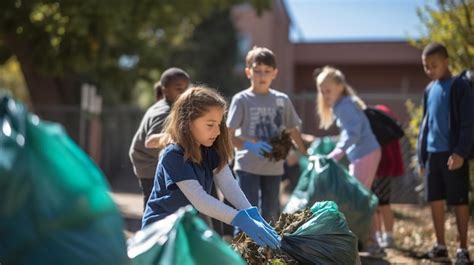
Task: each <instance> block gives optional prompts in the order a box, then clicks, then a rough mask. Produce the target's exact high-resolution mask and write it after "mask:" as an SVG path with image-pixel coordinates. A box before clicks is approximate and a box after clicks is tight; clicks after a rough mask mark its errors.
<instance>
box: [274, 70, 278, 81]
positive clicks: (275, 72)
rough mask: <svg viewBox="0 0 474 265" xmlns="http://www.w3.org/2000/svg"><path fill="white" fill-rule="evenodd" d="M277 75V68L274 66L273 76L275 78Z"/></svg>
mask: <svg viewBox="0 0 474 265" xmlns="http://www.w3.org/2000/svg"><path fill="white" fill-rule="evenodd" d="M277 75H278V68H275V71H274V72H273V78H274V79H275V78H276V77H277Z"/></svg>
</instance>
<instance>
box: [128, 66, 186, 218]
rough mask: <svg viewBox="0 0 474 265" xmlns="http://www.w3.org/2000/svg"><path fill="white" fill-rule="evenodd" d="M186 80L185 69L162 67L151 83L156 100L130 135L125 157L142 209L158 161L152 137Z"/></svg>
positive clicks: (156, 137) (161, 125)
mask: <svg viewBox="0 0 474 265" xmlns="http://www.w3.org/2000/svg"><path fill="white" fill-rule="evenodd" d="M189 83H190V77H189V75H188V73H186V72H185V71H184V70H182V69H180V68H176V67H172V68H169V69H167V70H166V71H164V72H163V74H162V75H161V78H160V81H159V82H157V83H156V84H155V85H154V87H153V89H154V91H155V97H156V102H155V104H153V105H152V106H151V107H149V108H148V110H147V111H146V113H145V115H144V116H143V118H142V121H141V122H140V125H139V127H138V129H137V132H136V133H135V135H134V136H133V140H132V143H131V145H130V150H129V157H130V161H131V162H132V165H133V172H134V173H135V175H136V176H137V178H138V183H139V185H140V187H141V189H142V192H143V210H145V207H146V203H147V201H148V198H149V197H150V193H151V190H152V189H153V180H154V177H155V171H156V165H157V164H158V154H159V150H158V149H157V144H156V139H159V137H158V136H159V133H160V132H161V129H162V128H163V124H164V122H165V119H166V117H167V116H168V114H169V112H170V110H171V105H172V104H173V103H174V102H175V101H176V99H177V98H178V97H179V95H180V94H181V93H183V92H184V91H185V90H186V89H187V88H188V85H189Z"/></svg>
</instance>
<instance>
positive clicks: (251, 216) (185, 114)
mask: <svg viewBox="0 0 474 265" xmlns="http://www.w3.org/2000/svg"><path fill="white" fill-rule="evenodd" d="M226 108H227V103H226V101H225V100H224V99H223V98H222V96H220V95H219V94H218V93H217V92H216V91H214V90H212V89H209V88H205V87H202V86H201V87H193V88H190V89H188V90H187V91H186V92H184V93H183V94H182V95H181V96H180V97H179V98H178V99H177V100H176V102H175V103H174V105H173V107H172V109H171V113H170V115H169V117H168V119H167V120H166V124H165V128H164V130H163V135H162V136H161V138H160V146H161V148H164V150H163V151H162V154H161V155H160V159H159V162H158V166H157V169H156V173H155V180H154V187H153V191H152V193H151V195H150V199H149V200H148V202H147V206H146V209H145V214H144V216H143V220H142V228H143V227H145V226H147V225H149V224H150V223H153V222H156V221H158V220H161V219H163V218H165V217H166V216H168V215H170V214H172V213H174V212H175V211H176V210H178V209H179V208H180V207H183V206H186V205H188V204H192V205H193V206H194V207H195V208H196V209H197V210H198V211H199V212H201V213H203V214H205V215H207V216H210V217H212V218H215V219H217V220H220V221H222V222H225V223H227V224H231V225H234V226H237V227H239V228H240V229H241V230H243V231H244V232H245V233H247V234H248V235H249V236H250V237H251V238H252V239H253V240H254V241H255V242H256V243H257V244H259V245H261V246H269V247H271V248H277V247H279V245H280V237H279V236H278V234H277V233H276V232H275V230H274V229H273V227H271V226H270V225H269V224H268V223H266V222H265V220H264V219H263V218H262V217H261V215H260V213H259V212H258V210H257V208H256V207H252V206H251V205H250V203H249V202H248V200H247V198H246V197H245V195H244V194H243V192H242V190H241V189H240V187H239V185H238V183H237V181H236V180H235V179H234V177H233V175H232V172H231V171H230V168H229V166H228V161H230V159H232V145H231V142H230V137H229V133H228V131H227V127H226V125H225V123H224V122H223V118H224V114H225V111H226ZM214 182H215V183H216V185H217V186H218V187H219V189H220V190H221V191H222V193H223V194H224V196H225V197H226V199H227V200H228V201H229V202H230V203H231V204H232V205H233V206H234V207H230V206H228V205H226V204H224V203H223V202H221V201H219V200H217V199H216V198H214V197H213V196H211V195H209V194H210V192H211V187H212V185H213V183H214Z"/></svg>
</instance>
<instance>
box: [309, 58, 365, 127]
mask: <svg viewBox="0 0 474 265" xmlns="http://www.w3.org/2000/svg"><path fill="white" fill-rule="evenodd" d="M313 78H314V81H315V83H316V87H317V90H318V97H317V99H316V105H317V111H318V115H319V118H320V123H319V128H322V129H328V128H329V127H330V126H331V124H332V123H333V122H334V113H333V112H332V108H331V107H330V106H328V105H327V104H326V103H325V101H324V99H323V95H322V93H321V89H320V88H319V86H320V85H321V83H323V82H324V81H326V80H331V81H333V82H335V83H336V84H341V85H342V86H343V87H344V91H343V92H342V95H344V96H351V97H352V100H354V101H355V103H356V104H357V105H358V106H359V108H360V109H365V108H366V105H365V103H364V101H362V99H360V98H359V97H358V96H357V94H356V93H355V91H354V89H353V88H352V87H351V86H350V85H349V84H348V83H347V81H346V77H345V76H344V74H343V73H342V72H341V71H340V70H339V69H337V68H334V67H332V66H328V65H327V66H324V67H323V68H322V69H315V71H314V72H313Z"/></svg>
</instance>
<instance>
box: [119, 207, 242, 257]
mask: <svg viewBox="0 0 474 265" xmlns="http://www.w3.org/2000/svg"><path fill="white" fill-rule="evenodd" d="M128 256H129V257H130V258H131V259H132V261H133V265H152V264H153V265H154V264H160V265H167V264H169V265H173V264H180V265H193V264H196V265H197V264H211V265H212V264H216V265H217V264H219V265H220V264H229V265H232V264H235V265H242V264H245V262H244V261H243V260H242V258H241V257H240V255H239V254H237V253H236V252H234V251H233V250H232V248H231V247H230V246H229V245H228V244H227V243H225V242H224V241H223V240H222V239H221V238H220V237H219V235H217V234H216V233H215V232H214V231H212V230H210V229H209V228H208V226H207V225H206V223H205V222H204V221H203V220H202V219H201V218H199V217H198V215H197V213H196V210H194V209H193V208H192V207H191V206H187V207H183V208H181V209H179V210H178V211H177V212H176V213H174V214H172V215H169V216H168V217H166V218H165V219H163V220H160V221H158V222H156V223H153V224H151V225H149V226H147V227H145V229H143V230H142V231H139V232H137V234H136V235H135V236H134V237H133V238H131V239H129V241H128Z"/></svg>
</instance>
